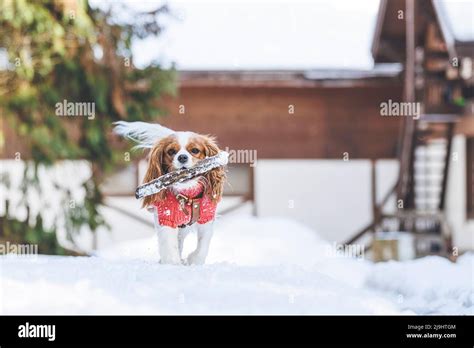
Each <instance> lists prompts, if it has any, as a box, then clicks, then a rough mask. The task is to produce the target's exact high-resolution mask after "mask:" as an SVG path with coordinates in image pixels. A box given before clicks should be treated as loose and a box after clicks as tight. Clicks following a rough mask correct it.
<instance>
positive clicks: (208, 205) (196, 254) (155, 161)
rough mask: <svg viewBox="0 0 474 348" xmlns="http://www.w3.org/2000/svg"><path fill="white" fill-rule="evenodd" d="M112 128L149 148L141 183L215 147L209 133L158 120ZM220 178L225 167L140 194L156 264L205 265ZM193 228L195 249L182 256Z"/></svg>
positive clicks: (210, 153)
mask: <svg viewBox="0 0 474 348" xmlns="http://www.w3.org/2000/svg"><path fill="white" fill-rule="evenodd" d="M114 131H115V132H116V133H117V134H119V135H122V136H125V137H127V138H130V139H132V140H134V141H135V142H137V143H138V145H137V146H136V147H138V148H148V149H150V151H149V158H148V168H147V171H146V174H145V177H144V180H143V181H144V183H146V182H149V181H152V180H153V179H156V178H158V177H160V176H161V175H163V174H166V173H168V172H171V171H175V170H178V169H183V168H191V167H193V166H194V165H195V164H196V163H198V162H199V161H200V160H202V159H204V158H206V157H211V156H214V155H217V154H218V153H219V151H220V150H219V148H218V147H217V144H216V142H215V139H214V138H213V137H211V136H208V135H201V134H197V133H193V132H177V131H173V130H171V129H169V128H166V127H163V126H161V125H158V124H149V123H144V122H124V121H119V122H117V123H116V126H115V129H114ZM224 180H225V171H224V169H223V168H222V167H219V168H215V169H212V170H211V171H209V172H207V173H205V174H203V175H201V176H198V177H197V178H194V179H191V180H188V181H185V182H182V183H176V184H173V185H172V186H170V187H169V188H167V189H165V190H163V191H161V192H159V193H157V194H154V195H150V196H147V197H145V198H144V200H143V207H144V208H147V209H148V210H150V211H152V212H153V213H154V222H155V230H156V232H157V234H158V247H159V252H160V257H161V263H165V264H182V263H184V264H188V265H192V264H196V265H201V264H204V262H205V261H206V257H207V253H208V251H209V244H210V242H211V238H212V234H213V227H212V225H213V223H214V219H215V215H216V208H217V203H219V201H220V200H221V197H222V191H223V185H224ZM194 228H196V229H197V234H198V242H197V247H196V250H194V251H193V252H192V253H190V254H189V255H188V257H187V258H186V259H185V260H182V259H181V254H182V249H183V244H184V239H185V238H186V236H187V235H188V233H189V232H190V231H192V230H193V229H194Z"/></svg>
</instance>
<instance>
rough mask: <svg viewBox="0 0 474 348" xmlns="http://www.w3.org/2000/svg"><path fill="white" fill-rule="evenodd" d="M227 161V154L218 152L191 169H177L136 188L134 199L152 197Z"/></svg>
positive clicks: (221, 165)
mask: <svg viewBox="0 0 474 348" xmlns="http://www.w3.org/2000/svg"><path fill="white" fill-rule="evenodd" d="M228 161H229V154H228V153H227V152H225V151H221V152H219V153H218V154H217V155H215V156H212V157H208V158H205V159H203V160H202V161H200V162H199V163H197V164H196V165H195V166H194V167H192V168H186V169H178V170H176V171H174V172H170V173H166V174H164V175H162V176H160V177H159V178H157V179H154V180H152V181H150V182H147V183H145V184H143V185H141V186H138V188H137V190H136V191H135V197H136V198H137V199H140V198H143V197H146V196H150V195H154V194H155V193H158V192H160V191H162V190H164V189H166V188H168V187H170V186H171V185H173V184H176V183H181V182H184V181H187V180H190V179H192V178H195V177H197V176H199V175H202V174H204V173H207V172H208V171H210V170H212V169H215V168H218V167H223V166H225V165H226V164H227V162H228Z"/></svg>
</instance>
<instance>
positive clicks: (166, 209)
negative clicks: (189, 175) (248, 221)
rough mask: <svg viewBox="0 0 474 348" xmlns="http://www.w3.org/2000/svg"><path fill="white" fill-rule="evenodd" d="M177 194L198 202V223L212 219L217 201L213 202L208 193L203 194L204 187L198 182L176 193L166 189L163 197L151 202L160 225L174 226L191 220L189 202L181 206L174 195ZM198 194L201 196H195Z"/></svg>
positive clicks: (185, 223)
mask: <svg viewBox="0 0 474 348" xmlns="http://www.w3.org/2000/svg"><path fill="white" fill-rule="evenodd" d="M178 194H180V195H183V196H185V197H187V198H189V199H192V200H193V202H198V203H200V209H199V219H198V220H197V223H198V224H205V223H206V222H209V221H211V220H213V219H214V217H215V215H216V208H217V203H216V202H213V201H212V200H211V199H210V198H209V197H208V195H206V194H204V187H203V186H202V184H199V185H197V186H196V187H193V188H190V189H186V190H182V191H179V192H178V193H176V194H174V193H173V192H172V191H171V190H169V189H166V197H165V199H163V200H160V201H157V202H155V203H154V204H153V205H154V206H155V207H156V211H157V213H158V222H159V224H160V225H162V226H169V227H173V228H176V227H178V226H181V225H187V224H189V222H190V221H191V217H192V216H191V214H190V211H191V210H192V207H191V203H186V205H185V207H182V206H181V204H180V201H179V200H178V199H177V197H176V196H177V195H178ZM200 196H202V197H201V198H197V197H200ZM183 208H184V209H183ZM186 212H187V214H186Z"/></svg>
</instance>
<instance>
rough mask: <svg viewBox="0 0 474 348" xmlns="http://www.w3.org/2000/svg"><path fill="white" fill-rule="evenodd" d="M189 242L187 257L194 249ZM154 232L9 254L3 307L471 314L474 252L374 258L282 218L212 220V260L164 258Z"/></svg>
mask: <svg viewBox="0 0 474 348" xmlns="http://www.w3.org/2000/svg"><path fill="white" fill-rule="evenodd" d="M192 237H194V240H187V241H186V244H185V254H186V253H189V252H190V251H191V250H192V248H193V243H195V236H194V235H192ZM157 250H158V248H157V242H156V238H143V239H137V240H133V241H127V242H122V243H119V244H117V245H115V246H112V247H108V248H106V249H104V250H101V251H99V252H98V253H97V255H96V256H93V257H61V256H44V255H40V256H36V257H35V256H32V257H20V256H3V257H2V258H1V259H0V260H1V261H0V301H2V300H3V303H0V313H1V314H384V315H385V314H418V313H419V314H425V313H427V314H432V313H441V314H473V309H474V291H473V283H472V282H473V262H474V254H472V253H471V254H465V255H463V256H461V257H460V258H459V260H458V262H457V263H456V264H453V263H451V262H449V261H448V260H445V259H443V258H440V257H426V258H423V259H418V260H414V261H407V262H386V263H377V264H374V263H372V262H370V261H368V260H367V259H364V258H359V259H355V258H348V257H342V256H340V255H338V254H337V253H336V252H335V245H332V244H329V243H327V242H325V241H324V240H322V239H321V238H320V237H318V235H317V234H316V233H315V232H314V231H313V230H312V229H310V228H308V227H306V226H305V225H303V224H300V223H298V222H295V221H293V220H290V219H284V218H255V217H251V216H245V215H231V216H225V217H222V218H220V219H219V220H218V221H217V222H216V229H215V236H214V239H213V241H212V244H211V250H210V254H209V258H208V263H207V264H206V265H204V266H170V265H160V264H159V263H158V262H157V260H158V251H157Z"/></svg>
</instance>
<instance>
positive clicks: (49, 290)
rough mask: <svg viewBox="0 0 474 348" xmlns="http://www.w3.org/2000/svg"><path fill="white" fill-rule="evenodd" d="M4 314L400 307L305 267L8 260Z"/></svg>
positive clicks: (384, 310)
mask: <svg viewBox="0 0 474 348" xmlns="http://www.w3.org/2000/svg"><path fill="white" fill-rule="evenodd" d="M1 279H2V284H1V289H2V290H3V294H2V298H4V299H8V301H5V302H4V303H3V306H2V307H1V314H46V313H47V314H223V313H224V314H397V313H399V311H398V310H397V308H396V306H394V305H393V304H392V303H390V302H389V301H387V300H385V299H383V298H381V297H377V296H375V297H374V296H373V294H372V293H370V292H368V291H366V290H362V289H354V288H351V287H349V286H347V285H345V284H344V283H342V282H339V281H337V280H335V279H332V278H330V277H327V276H325V275H323V274H320V273H319V272H317V270H315V269H313V270H305V269H302V268H300V267H298V266H259V267H256V266H252V267H249V266H237V265H234V264H226V263H217V264H212V265H206V266H196V267H195V266H191V267H182V266H170V265H160V264H158V263H156V262H147V261H143V260H127V261H110V260H105V259H102V258H99V257H90V258H88V257H54V256H38V257H37V258H36V259H27V258H15V257H6V258H3V259H2V278H1Z"/></svg>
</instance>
